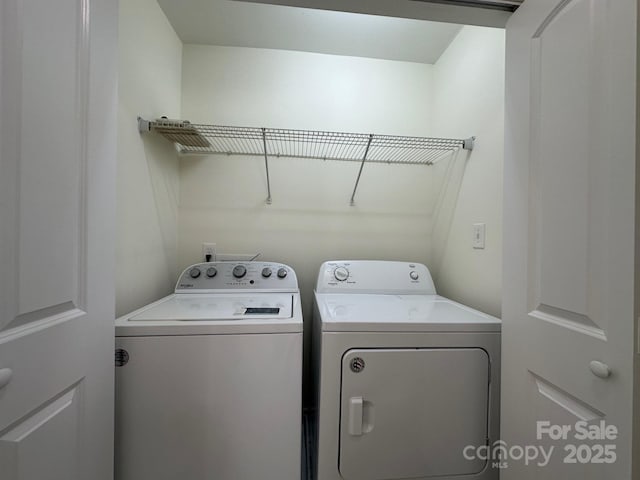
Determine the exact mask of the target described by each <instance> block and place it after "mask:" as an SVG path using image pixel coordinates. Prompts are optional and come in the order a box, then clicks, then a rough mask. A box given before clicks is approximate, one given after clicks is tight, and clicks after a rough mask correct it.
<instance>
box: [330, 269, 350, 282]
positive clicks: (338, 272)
mask: <svg viewBox="0 0 640 480" xmlns="http://www.w3.org/2000/svg"><path fill="white" fill-rule="evenodd" d="M333 276H334V277H335V279H336V280H338V281H339V282H344V281H345V280H346V279H347V278H349V270H347V269H346V268H345V267H338V268H336V269H335V270H334V271H333Z"/></svg>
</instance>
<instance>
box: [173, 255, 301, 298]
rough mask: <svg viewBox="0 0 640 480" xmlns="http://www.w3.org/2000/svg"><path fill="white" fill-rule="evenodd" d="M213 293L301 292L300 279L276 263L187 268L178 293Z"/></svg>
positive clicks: (236, 263)
mask: <svg viewBox="0 0 640 480" xmlns="http://www.w3.org/2000/svg"><path fill="white" fill-rule="evenodd" d="M210 290H238V291H241V290H251V291H257V290H264V291H273V292H282V291H287V292H289V291H297V290H298V280H297V278H296V274H295V272H294V271H293V269H292V268H291V267H289V266H288V265H284V264H282V263H274V262H244V263H243V262H209V263H198V264H196V265H191V266H190V267H188V268H186V269H185V270H184V271H183V272H182V274H181V275H180V278H179V279H178V283H177V285H176V290H175V291H176V293H189V292H193V293H202V292H205V291H210Z"/></svg>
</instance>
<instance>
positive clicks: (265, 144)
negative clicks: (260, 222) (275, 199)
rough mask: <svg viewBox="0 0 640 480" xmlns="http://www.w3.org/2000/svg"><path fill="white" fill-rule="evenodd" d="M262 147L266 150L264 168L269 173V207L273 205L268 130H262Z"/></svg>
mask: <svg viewBox="0 0 640 480" xmlns="http://www.w3.org/2000/svg"><path fill="white" fill-rule="evenodd" d="M262 146H263V148H264V167H265V169H266V171H267V205H271V182H270V181H269V156H268V155H267V129H266V128H263V129H262Z"/></svg>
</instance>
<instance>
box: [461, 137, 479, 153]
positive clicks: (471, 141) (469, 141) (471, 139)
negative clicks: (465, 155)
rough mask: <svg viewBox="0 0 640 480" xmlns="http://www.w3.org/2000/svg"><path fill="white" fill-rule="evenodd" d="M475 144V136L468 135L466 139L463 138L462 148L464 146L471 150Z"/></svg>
mask: <svg viewBox="0 0 640 480" xmlns="http://www.w3.org/2000/svg"><path fill="white" fill-rule="evenodd" d="M475 144H476V137H469V138H467V139H466V140H463V142H462V148H464V149H465V150H473V147H475Z"/></svg>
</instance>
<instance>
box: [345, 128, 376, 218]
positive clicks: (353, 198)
mask: <svg viewBox="0 0 640 480" xmlns="http://www.w3.org/2000/svg"><path fill="white" fill-rule="evenodd" d="M372 141H373V134H371V135H369V141H368V142H367V148H366V149H365V151H364V156H363V157H362V163H360V170H359V171H358V178H356V184H355V186H354V187H353V193H352V194H351V203H350V205H351V206H352V207H353V206H355V204H356V190H358V184H359V183H360V176H361V175H362V169H363V168H364V162H366V161H367V155H368V154H369V147H371V142H372Z"/></svg>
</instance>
